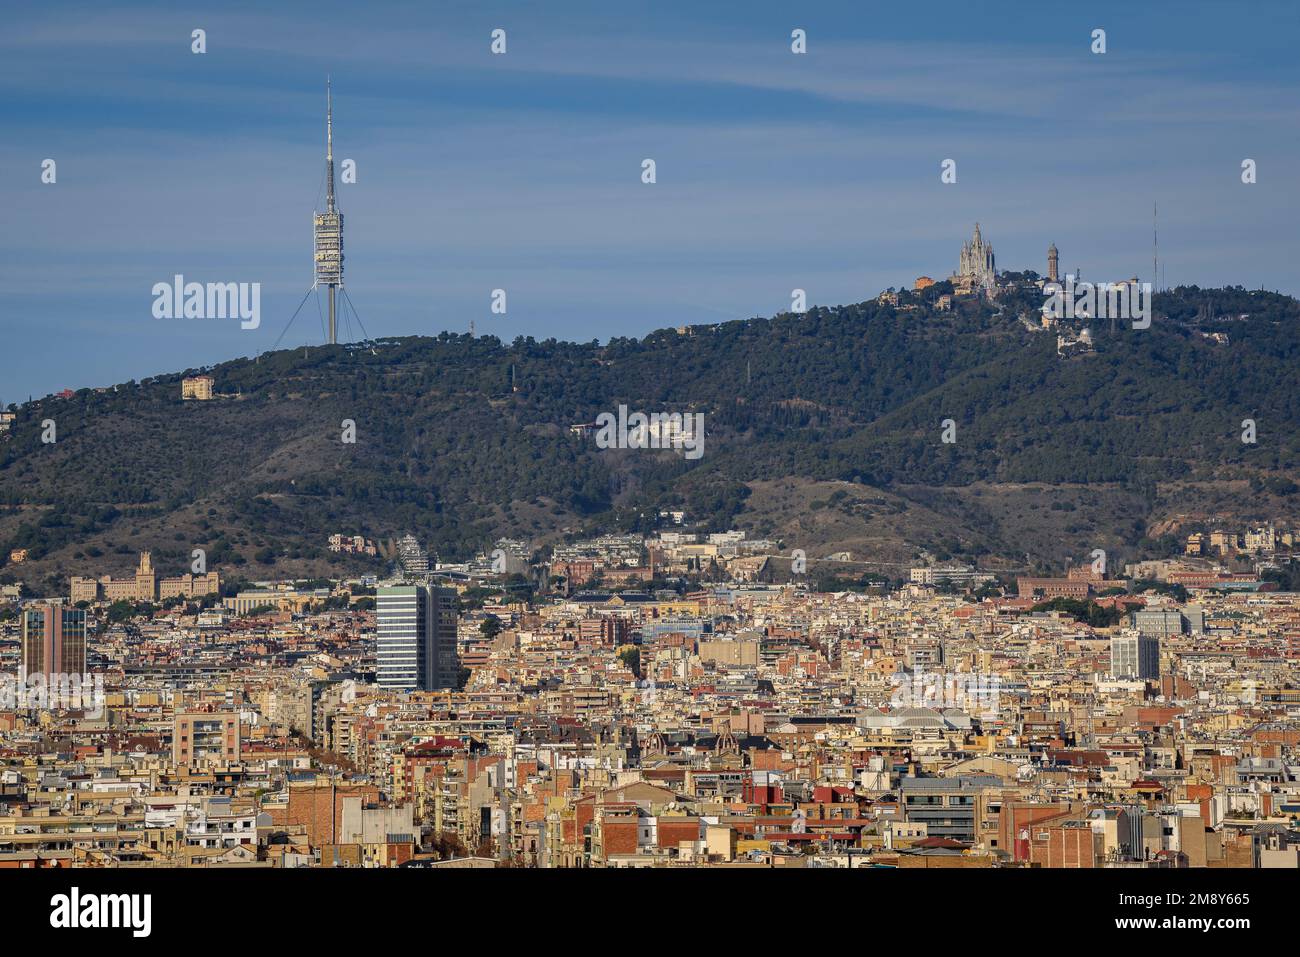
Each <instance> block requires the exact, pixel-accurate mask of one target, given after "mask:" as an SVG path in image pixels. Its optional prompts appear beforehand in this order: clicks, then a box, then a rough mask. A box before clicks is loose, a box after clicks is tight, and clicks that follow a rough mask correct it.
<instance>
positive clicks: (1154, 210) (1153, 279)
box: [1151, 203, 1160, 292]
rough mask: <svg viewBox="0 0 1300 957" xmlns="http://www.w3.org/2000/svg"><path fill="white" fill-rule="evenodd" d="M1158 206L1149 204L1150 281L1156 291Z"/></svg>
mask: <svg viewBox="0 0 1300 957" xmlns="http://www.w3.org/2000/svg"><path fill="white" fill-rule="evenodd" d="M1159 212H1160V210H1159V208H1158V206H1157V205H1156V204H1155V203H1152V204H1151V283H1152V285H1154V286H1155V290H1156V292H1159V291H1160V230H1159V228H1158V226H1159V222H1160V218H1159Z"/></svg>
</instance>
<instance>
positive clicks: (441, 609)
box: [376, 584, 460, 691]
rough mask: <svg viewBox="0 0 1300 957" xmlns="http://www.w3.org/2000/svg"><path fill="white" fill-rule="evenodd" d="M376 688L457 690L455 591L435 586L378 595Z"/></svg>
mask: <svg viewBox="0 0 1300 957" xmlns="http://www.w3.org/2000/svg"><path fill="white" fill-rule="evenodd" d="M376 597H377V599H378V600H377V603H376V618H377V655H376V657H377V659H378V668H377V671H378V676H377V680H378V683H379V686H380V687H381V688H384V689H388V690H393V691H433V690H436V689H438V688H455V687H456V686H457V684H458V683H459V679H460V656H459V655H458V654H457V650H456V590H455V589H454V588H440V587H438V586H436V585H425V584H417V585H387V586H381V587H380V588H379V589H378V590H377V596H376Z"/></svg>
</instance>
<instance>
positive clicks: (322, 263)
mask: <svg viewBox="0 0 1300 957" xmlns="http://www.w3.org/2000/svg"><path fill="white" fill-rule="evenodd" d="M312 233H313V238H314V239H315V272H314V273H313V274H312V283H311V288H309V289H308V290H307V295H306V296H303V297H302V302H300V303H298V308H297V309H295V310H294V311H293V315H292V316H290V317H289V321H288V323H286V324H285V327H284V332H281V333H280V338H279V339H276V340H275V345H273V346H272V347H271V350H272V351H274V350H276V349H278V348H279V346H280V340H281V339H283V338H284V334H285V333H286V332H288V331H289V327H290V326H292V325H293V320H294V319H296V318H297V317H298V313H299V312H300V311H301V310H302V307H303V305H305V304H306V302H307V297H308V296H310V295H311V294H312V293H313V292H315V291H316V290H317V289H318V288H320V287H321V286H324V287H325V289H326V290H327V293H328V300H329V329H328V331H327V333H326V342H327V343H328V344H329V345H332V346H333V345H338V341H339V335H338V310H337V302H336V299H337V296H338V294H339V293H342V294H343V299H344V301H345V302H346V303H347V306H348V308H349V309H350V310H352V316H353V318H354V319H356V320H357V325H358V326H359V327H360V328H361V333H362V335H364V336H366V338H369V333H368V332H366V327H365V325H364V324H362V322H361V316H359V315H358V314H357V307H356V306H354V305H353V304H352V297H351V296H349V295H348V291H347V288H346V287H345V286H344V285H343V214H342V213H341V212H339V208H338V203H337V202H336V200H335V197H334V96H333V84H332V83H331V81H330V78H329V77H326V78H325V212H323V213H314V214H313V216H312ZM344 318H345V319H346V315H345V317H344ZM350 328H351V327H350V326H349V329H350ZM349 334H350V333H349ZM371 353H372V354H373V353H374V349H373V347H372V348H371Z"/></svg>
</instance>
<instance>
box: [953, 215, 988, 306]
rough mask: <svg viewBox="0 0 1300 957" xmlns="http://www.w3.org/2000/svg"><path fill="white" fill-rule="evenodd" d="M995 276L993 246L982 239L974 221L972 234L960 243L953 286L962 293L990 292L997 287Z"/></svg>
mask: <svg viewBox="0 0 1300 957" xmlns="http://www.w3.org/2000/svg"><path fill="white" fill-rule="evenodd" d="M997 276H998V272H997V260H996V259H995V258H994V255H993V246H992V244H990V243H986V242H985V241H984V237H983V235H982V234H981V233H980V224H979V223H976V224H975V232H974V234H973V235H972V236H971V238H970V240H969V241H968V242H965V243H963V244H962V247H961V255H960V257H959V258H958V265H957V272H956V273H955V274H954V275H953V287H954V288H955V289H957V291H958V292H964V293H974V292H987V293H992V292H993V291H994V290H996V288H997Z"/></svg>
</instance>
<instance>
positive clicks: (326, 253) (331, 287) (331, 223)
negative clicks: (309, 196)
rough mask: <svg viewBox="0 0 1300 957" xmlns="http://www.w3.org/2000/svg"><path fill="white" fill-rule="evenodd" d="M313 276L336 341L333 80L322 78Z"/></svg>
mask: <svg viewBox="0 0 1300 957" xmlns="http://www.w3.org/2000/svg"><path fill="white" fill-rule="evenodd" d="M315 232H316V277H315V281H314V282H313V286H321V285H323V286H324V287H325V289H326V291H327V296H328V302H329V344H330V345H335V344H337V343H338V341H339V339H338V320H337V316H336V312H335V297H336V295H337V293H338V290H339V289H341V288H342V286H343V214H342V213H340V212H339V210H338V206H337V205H336V204H335V201H334V98H333V89H332V83H331V81H330V79H329V77H326V79H325V212H323V213H317V214H316V216H315Z"/></svg>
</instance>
